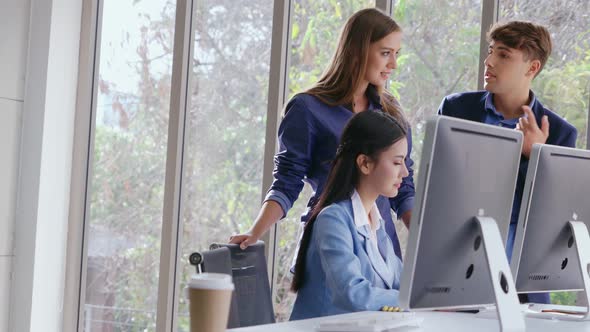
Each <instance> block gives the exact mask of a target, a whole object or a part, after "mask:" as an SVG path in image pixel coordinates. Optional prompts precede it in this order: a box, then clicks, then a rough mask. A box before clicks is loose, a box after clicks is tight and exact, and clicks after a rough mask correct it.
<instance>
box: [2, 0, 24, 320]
mask: <svg viewBox="0 0 590 332" xmlns="http://www.w3.org/2000/svg"><path fill="white" fill-rule="evenodd" d="M29 15H30V1H29V0H22V1H13V0H0V73H1V74H0V158H1V160H2V162H0V331H8V315H9V300H10V281H11V275H12V273H11V272H12V262H13V258H14V248H13V243H14V230H15V209H16V197H17V185H18V181H17V178H18V165H19V149H20V135H21V128H22V124H21V121H22V112H23V104H24V103H23V101H24V83H25V72H26V60H27V49H28V46H27V45H28V40H29V37H28V35H29Z"/></svg>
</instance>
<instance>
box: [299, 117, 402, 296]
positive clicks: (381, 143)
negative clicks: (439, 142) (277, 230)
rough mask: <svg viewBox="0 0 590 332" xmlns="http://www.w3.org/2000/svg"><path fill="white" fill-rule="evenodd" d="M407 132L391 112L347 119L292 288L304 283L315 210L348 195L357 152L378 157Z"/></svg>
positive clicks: (305, 234) (355, 173)
mask: <svg viewBox="0 0 590 332" xmlns="http://www.w3.org/2000/svg"><path fill="white" fill-rule="evenodd" d="M406 134H407V133H406V129H405V126H403V125H401V124H400V123H399V122H398V121H397V120H396V119H395V118H394V117H392V116H391V115H389V114H387V113H384V112H381V111H364V112H360V113H358V114H356V115H354V116H353V117H352V118H351V119H350V120H349V121H348V123H347V124H346V127H344V131H343V133H342V137H341V139H340V146H339V147H338V150H337V151H336V156H335V157H334V162H333V164H332V168H331V169H330V174H329V175H328V181H327V183H326V187H325V188H324V191H323V192H322V194H321V196H320V198H319V200H318V203H317V204H316V205H315V207H314V208H313V211H312V214H311V218H310V219H309V221H308V222H307V223H306V225H305V230H304V231H303V237H302V238H301V243H300V245H299V252H298V253H297V260H296V263H295V276H294V277H293V281H292V283H291V290H292V291H294V292H297V291H298V290H299V289H300V288H301V286H302V285H303V279H304V275H305V262H306V258H307V249H308V247H309V243H310V241H311V233H312V231H313V224H314V223H315V220H316V219H317V216H318V214H319V213H320V212H321V211H322V209H323V208H325V207H326V206H328V205H330V204H333V203H336V202H339V201H342V200H345V199H348V198H350V196H351V195H352V193H353V192H354V189H355V187H356V185H357V184H358V181H359V169H358V166H357V163H356V159H357V157H358V155H360V154H364V155H366V156H368V157H369V158H371V159H372V160H374V161H377V160H378V158H379V155H380V153H381V152H382V151H384V150H386V149H388V148H389V147H390V146H391V145H392V144H394V143H395V142H397V141H399V140H400V139H403V138H405V137H406Z"/></svg>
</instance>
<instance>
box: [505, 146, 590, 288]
mask: <svg viewBox="0 0 590 332" xmlns="http://www.w3.org/2000/svg"><path fill="white" fill-rule="evenodd" d="M570 221H580V222H584V223H585V224H586V227H588V226H590V151H588V150H579V149H572V148H565V147H560V146H552V145H538V144H535V145H534V146H533V149H532V152H531V156H530V160H529V166H528V170H527V178H526V181H525V189H524V194H523V200H522V205H521V210H520V215H519V220H518V226H517V231H516V239H515V242H514V252H513V254H512V262H511V269H512V273H513V276H514V279H515V284H516V289H517V291H518V292H527V293H528V292H531V293H532V292H548V291H567V290H583V288H584V285H583V282H582V277H581V274H580V265H579V261H578V257H577V252H576V246H575V243H574V237H573V234H572V231H571V229H570V223H569V222H570Z"/></svg>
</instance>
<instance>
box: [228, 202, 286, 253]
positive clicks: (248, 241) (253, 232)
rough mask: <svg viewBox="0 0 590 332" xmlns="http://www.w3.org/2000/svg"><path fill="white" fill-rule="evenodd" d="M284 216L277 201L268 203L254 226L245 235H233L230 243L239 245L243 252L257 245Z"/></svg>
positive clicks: (263, 206)
mask: <svg viewBox="0 0 590 332" xmlns="http://www.w3.org/2000/svg"><path fill="white" fill-rule="evenodd" d="M282 215H283V209H282V208H281V206H280V205H279V203H277V202H275V201H266V202H264V204H262V208H261V209H260V212H259V213H258V217H257V218H256V221H255V222H254V226H252V228H251V229H250V230H249V231H247V232H246V233H244V234H237V235H232V236H230V237H229V243H235V244H239V245H240V248H242V250H244V249H246V248H248V246H251V245H253V244H255V243H256V242H257V241H258V240H259V239H260V238H261V237H262V235H264V233H266V232H267V231H268V230H269V229H270V228H271V227H272V225H274V224H275V223H276V222H277V221H278V220H279V219H280V218H281V216H282Z"/></svg>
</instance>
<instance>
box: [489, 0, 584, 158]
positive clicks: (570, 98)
mask: <svg viewBox="0 0 590 332" xmlns="http://www.w3.org/2000/svg"><path fill="white" fill-rule="evenodd" d="M589 15H590V3H589V2H588V1H586V0H565V1H560V4H559V6H556V3H555V1H539V0H502V1H500V20H501V21H508V20H527V21H531V22H535V23H538V24H543V25H545V26H546V27H547V28H548V29H549V32H550V33H551V39H552V41H553V52H552V53H551V57H550V58H549V61H548V62H547V64H546V65H545V68H544V69H543V71H542V72H541V73H540V74H539V76H537V78H535V80H534V81H533V91H534V92H535V94H536V95H537V97H538V98H539V99H540V101H541V102H542V103H543V105H545V107H547V108H549V109H551V110H553V111H555V112H556V113H557V114H559V115H561V116H562V117H564V118H565V119H566V120H567V121H568V122H570V123H571V124H573V125H574V126H575V127H576V128H577V129H578V140H577V144H576V147H578V148H586V137H587V130H588V129H587V128H588V123H587V122H588V107H589V106H588V105H589V102H590V88H589V87H590V25H589V24H588V22H589V19H588V16H589Z"/></svg>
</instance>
